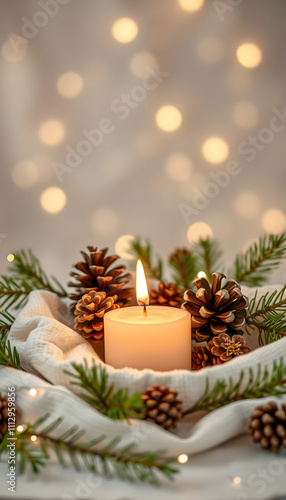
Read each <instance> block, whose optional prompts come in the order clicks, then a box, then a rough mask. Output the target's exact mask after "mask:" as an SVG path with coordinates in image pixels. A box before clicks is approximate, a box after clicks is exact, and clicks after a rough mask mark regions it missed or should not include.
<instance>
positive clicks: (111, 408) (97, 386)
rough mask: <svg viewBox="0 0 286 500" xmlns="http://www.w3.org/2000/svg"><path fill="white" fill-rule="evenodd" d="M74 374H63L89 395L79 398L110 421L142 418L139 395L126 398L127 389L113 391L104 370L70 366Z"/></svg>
mask: <svg viewBox="0 0 286 500" xmlns="http://www.w3.org/2000/svg"><path fill="white" fill-rule="evenodd" d="M72 366H73V368H74V370H75V372H73V373H72V372H68V371H66V372H65V373H66V374H67V375H70V376H71V377H74V378H75V379H76V382H71V383H72V384H73V385H77V386H79V387H81V388H82V389H84V390H85V391H86V392H88V393H89V394H86V392H85V393H82V394H81V397H82V398H83V399H84V400H85V401H87V402H88V403H89V404H91V405H92V406H93V407H94V408H96V409H97V410H98V411H100V412H101V413H103V414H104V415H107V416H108V417H109V418H112V419H115V420H116V419H120V420H123V419H129V418H143V410H144V404H143V402H142V400H141V394H134V395H133V396H131V397H129V396H128V391H127V389H119V390H118V391H116V392H115V391H114V387H113V385H112V384H109V383H108V375H107V373H106V370H105V368H102V367H101V366H95V365H93V366H92V367H91V368H89V367H88V366H87V363H86V362H85V364H84V365H78V364H76V363H73V364H72Z"/></svg>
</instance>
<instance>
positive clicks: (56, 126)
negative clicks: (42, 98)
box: [39, 120, 65, 146]
mask: <svg viewBox="0 0 286 500" xmlns="http://www.w3.org/2000/svg"><path fill="white" fill-rule="evenodd" d="M64 136H65V128H64V126H63V124H62V123H61V122H60V121H58V120H48V121H46V122H44V123H43V124H42V125H41V126H40V129H39V138H40V139H41V141H42V142H43V143H44V144H47V145H48V146H56V145H57V144H59V143H60V142H61V141H62V140H63V138H64Z"/></svg>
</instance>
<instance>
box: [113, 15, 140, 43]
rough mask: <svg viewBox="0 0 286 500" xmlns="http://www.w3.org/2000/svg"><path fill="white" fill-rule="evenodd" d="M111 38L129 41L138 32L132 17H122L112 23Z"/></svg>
mask: <svg viewBox="0 0 286 500" xmlns="http://www.w3.org/2000/svg"><path fill="white" fill-rule="evenodd" d="M111 32H112V35H113V38H114V39H115V40H116V41H117V42H120V43H130V42H132V41H133V40H134V38H136V36H137V34H138V26H137V24H136V22H135V21H134V20H133V19H130V18H129V17H122V18H121V19H117V21H115V23H114V24H113V25H112V28H111Z"/></svg>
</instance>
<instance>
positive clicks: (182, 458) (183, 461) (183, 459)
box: [177, 453, 189, 464]
mask: <svg viewBox="0 0 286 500" xmlns="http://www.w3.org/2000/svg"><path fill="white" fill-rule="evenodd" d="M177 460H178V462H179V464H186V463H187V461H188V460H189V457H188V455H186V454H185V453H182V454H181V455H179V456H178V458H177Z"/></svg>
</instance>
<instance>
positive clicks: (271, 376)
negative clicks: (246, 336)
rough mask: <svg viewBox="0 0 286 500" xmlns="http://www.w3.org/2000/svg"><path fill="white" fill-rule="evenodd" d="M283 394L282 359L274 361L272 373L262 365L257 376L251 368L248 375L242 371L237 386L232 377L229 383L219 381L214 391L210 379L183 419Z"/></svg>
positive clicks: (285, 383) (284, 374)
mask: <svg viewBox="0 0 286 500" xmlns="http://www.w3.org/2000/svg"><path fill="white" fill-rule="evenodd" d="M282 394H286V365H285V362H284V360H283V358H280V362H279V363H277V362H276V361H274V363H273V368H272V371H271V372H270V371H269V370H268V368H267V367H264V368H261V365H259V366H258V369H257V374H256V375H254V371H253V369H252V368H249V370H248V374H245V373H244V371H243V370H242V371H241V373H240V377H239V380H238V382H237V383H236V384H234V383H233V381H232V378H231V377H230V378H229V379H228V381H227V380H224V379H222V380H217V382H216V383H215V385H214V387H213V389H209V378H207V382H206V389H205V392H204V394H203V396H202V397H201V398H200V399H199V400H198V401H197V402H196V404H195V405H194V406H192V407H191V408H189V409H188V410H186V411H185V412H184V413H183V417H184V416H186V415H189V414H190V413H195V412H200V411H205V412H211V411H213V410H215V409H216V408H220V407H222V406H225V405H228V404H230V403H234V402H235V401H241V400H243V399H256V398H264V397H266V396H270V395H271V396H281V395H282Z"/></svg>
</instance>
